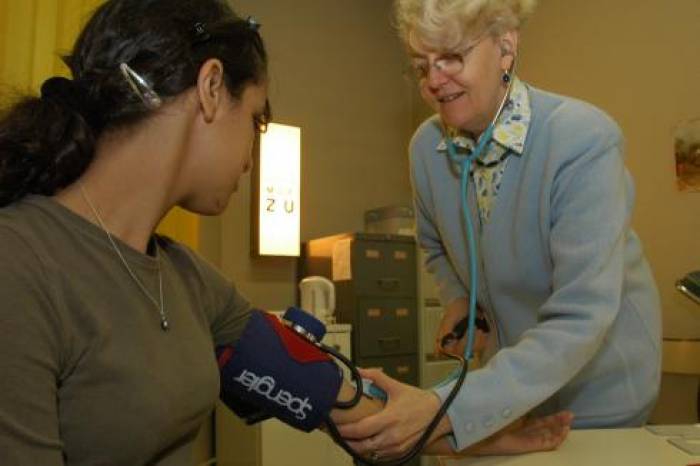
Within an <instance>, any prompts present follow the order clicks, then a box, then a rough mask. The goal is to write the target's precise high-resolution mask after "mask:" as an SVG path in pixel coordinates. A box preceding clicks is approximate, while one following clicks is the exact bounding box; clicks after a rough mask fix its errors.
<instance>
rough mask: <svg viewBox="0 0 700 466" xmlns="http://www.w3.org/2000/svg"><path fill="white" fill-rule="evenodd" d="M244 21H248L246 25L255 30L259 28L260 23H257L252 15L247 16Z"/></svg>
mask: <svg viewBox="0 0 700 466" xmlns="http://www.w3.org/2000/svg"><path fill="white" fill-rule="evenodd" d="M245 22H246V23H248V27H249V28H250V29H252V30H253V31H256V32H257V31H258V29H260V23H258V22H257V21H256V20H255V18H253V17H252V16H248V17H247V18H246V20H245Z"/></svg>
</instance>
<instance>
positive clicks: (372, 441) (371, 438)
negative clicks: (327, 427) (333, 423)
mask: <svg viewBox="0 0 700 466" xmlns="http://www.w3.org/2000/svg"><path fill="white" fill-rule="evenodd" d="M360 374H361V375H362V377H364V378H367V379H370V380H372V381H373V382H374V383H375V384H376V385H377V386H378V387H380V388H381V389H382V390H384V391H385V392H386V394H387V396H388V401H387V404H386V406H385V408H384V409H383V410H382V411H381V412H379V413H377V414H374V415H372V416H368V417H366V418H364V419H362V420H360V421H358V422H354V423H350V424H344V425H340V426H338V430H339V431H340V434H341V435H342V436H343V438H344V439H345V440H346V441H347V443H348V445H349V446H350V447H351V448H352V449H353V450H355V451H356V452H357V453H359V454H360V455H364V456H366V457H368V458H373V459H375V460H376V459H379V458H381V459H384V460H386V459H390V458H398V457H400V456H403V455H404V454H405V453H407V452H408V451H409V450H410V449H411V448H412V447H413V445H415V443H416V442H417V441H418V440H419V438H420V436H421V435H423V432H425V429H426V428H427V427H428V424H429V423H430V421H432V419H433V418H434V417H435V414H436V413H437V412H438V410H439V409H440V404H441V402H440V399H439V398H438V396H437V395H436V394H434V393H433V392H432V391H426V390H421V389H419V388H416V387H413V386H411V385H406V384H403V383H401V382H399V381H397V380H394V379H392V378H391V377H389V376H388V375H386V374H384V373H383V372H382V371H381V370H379V369H360ZM450 430H451V426H450V424H449V420H448V418H447V416H445V417H444V418H443V420H442V421H441V422H440V424H439V425H438V427H437V428H436V429H435V432H434V433H433V435H432V436H431V440H433V439H436V438H438V437H441V436H443V435H445V434H446V433H448V432H449V431H450Z"/></svg>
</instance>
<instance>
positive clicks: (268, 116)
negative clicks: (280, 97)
mask: <svg viewBox="0 0 700 466" xmlns="http://www.w3.org/2000/svg"><path fill="white" fill-rule="evenodd" d="M270 121H272V109H271V108H270V101H269V100H266V101H265V108H264V109H263V111H262V113H261V114H259V115H255V116H253V128H254V129H255V131H256V132H257V133H260V134H262V133H265V132H267V126H268V125H269V124H270Z"/></svg>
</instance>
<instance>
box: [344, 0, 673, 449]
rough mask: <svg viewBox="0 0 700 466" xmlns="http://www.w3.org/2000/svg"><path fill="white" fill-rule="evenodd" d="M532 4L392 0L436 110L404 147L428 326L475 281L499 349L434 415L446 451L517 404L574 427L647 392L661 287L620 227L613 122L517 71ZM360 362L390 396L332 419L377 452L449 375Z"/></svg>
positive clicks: (393, 443) (627, 420)
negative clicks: (401, 376) (430, 285)
mask: <svg viewBox="0 0 700 466" xmlns="http://www.w3.org/2000/svg"><path fill="white" fill-rule="evenodd" d="M534 3H535V2H534V1H533V0H429V1H424V0H397V2H396V11H397V20H398V25H399V29H400V32H401V36H402V38H403V40H404V42H405V44H406V46H407V48H408V51H409V54H410V56H411V61H412V64H413V69H414V71H415V74H416V77H417V79H418V82H419V86H420V90H421V94H422V95H423V96H424V98H426V100H427V101H428V102H429V104H431V105H432V106H433V108H434V109H435V110H436V111H437V115H435V116H433V117H431V118H429V119H428V120H427V121H425V122H424V123H423V124H422V125H421V126H420V127H419V128H418V130H417V131H416V133H415V135H414V137H413V140H412V142H411V147H410V155H411V175H412V181H413V189H414V201H415V206H416V212H417V218H418V220H417V231H418V233H417V234H418V240H419V242H420V245H421V246H422V247H423V249H424V250H425V251H426V253H427V260H426V263H427V267H428V268H429V270H430V271H431V272H432V273H433V274H434V276H435V279H436V281H437V283H438V285H439V289H440V294H441V299H442V302H443V304H444V306H445V308H446V313H445V316H444V319H443V321H442V324H441V327H440V330H439V334H438V335H437V339H438V340H440V339H441V338H442V336H444V335H445V334H447V333H448V332H450V331H451V330H452V328H453V327H454V326H455V324H456V323H457V322H458V321H460V320H461V319H463V318H464V317H465V316H466V315H467V310H468V300H469V298H470V293H474V294H475V297H476V300H477V301H478V305H479V307H480V308H481V309H483V311H484V312H485V314H486V317H487V318H488V320H489V321H490V322H491V324H492V332H491V333H492V337H491V340H492V341H491V343H492V346H493V347H494V348H495V349H496V350H497V351H496V352H495V355H493V357H492V358H491V359H490V360H489V361H488V363H487V364H485V366H484V367H483V368H481V369H480V370H477V371H474V372H472V373H470V374H469V375H468V377H467V379H466V382H465V384H464V386H463V387H462V389H461V390H460V392H459V395H458V396H457V398H456V399H455V401H454V403H453V404H452V406H451V407H450V409H449V410H448V417H446V418H444V419H443V421H442V423H441V424H440V426H439V428H438V434H444V435H446V434H450V437H449V438H450V439H451V440H452V447H453V448H454V449H455V450H457V451H459V450H462V449H464V448H466V447H468V446H470V445H472V444H474V443H476V442H479V441H480V440H482V439H484V438H487V437H488V436H490V435H492V434H493V433H495V432H497V431H499V429H502V428H503V427H504V426H506V425H507V424H509V423H511V422H513V420H514V419H518V418H520V417H521V416H524V415H527V414H529V413H537V414H547V413H553V412H556V411H559V410H563V411H566V412H571V413H573V415H574V420H573V427H615V426H638V425H640V424H642V423H644V422H645V420H646V418H647V416H648V414H649V412H650V411H651V409H652V407H653V405H654V402H655V399H656V395H657V391H658V385H659V367H660V349H659V347H660V319H659V314H660V313H659V299H658V295H657V290H656V288H655V285H654V280H653V277H652V274H651V271H650V269H649V266H648V264H647V261H646V259H645V258H644V254H643V253H642V248H641V245H640V241H639V239H638V237H637V235H636V234H635V233H634V231H633V230H632V229H631V227H630V219H631V213H632V205H633V203H634V191H633V186H632V181H631V179H630V176H629V173H628V172H627V170H626V169H625V166H624V164H623V155H622V149H623V139H622V135H621V133H620V129H619V128H618V126H617V125H616V124H615V122H614V121H613V120H612V119H611V118H610V117H609V116H607V115H606V114H605V113H603V112H602V111H601V110H599V109H597V108H595V107H593V106H591V105H589V104H587V103H584V102H581V101H578V100H574V99H571V98H568V97H564V96H559V95H555V94H551V93H548V92H544V91H542V90H540V89H537V88H535V87H532V86H530V85H528V84H526V83H524V82H522V81H521V80H520V79H519V78H518V77H517V76H516V74H515V73H514V70H515V62H516V58H517V56H518V38H519V37H518V36H519V34H518V31H519V28H520V26H521V24H522V23H523V21H524V20H525V19H526V17H527V16H528V14H530V13H531V11H532V10H533V8H534ZM492 123H493V124H492ZM470 156H471V157H472V158H474V159H475V160H474V161H473V163H472V164H471V167H469V166H468V165H466V166H465V165H461V166H460V163H459V160H463V159H464V158H468V157H470ZM455 160H456V161H457V163H455ZM465 167H466V170H467V174H466V175H465V176H467V177H468V181H469V184H468V193H467V194H468V202H469V205H468V208H469V209H468V210H470V211H471V213H472V215H471V216H472V217H474V224H475V225H474V233H473V236H474V239H475V245H476V247H475V248H473V249H472V251H473V252H472V253H471V254H470V248H469V247H468V237H469V232H468V231H467V223H468V222H467V218H466V216H465V215H462V211H461V206H460V200H461V199H462V193H461V189H460V178H461V176H460V175H461V174H460V168H462V169H464V168H465ZM470 261H475V264H476V268H475V272H476V273H475V274H473V275H474V278H476V277H477V276H478V280H475V282H474V284H475V285H476V287H475V288H474V287H473V286H474V285H473V284H472V283H470V280H471V278H472V274H470V268H469V264H470ZM366 375H367V376H370V377H371V378H374V379H375V382H376V383H377V384H378V385H380V386H382V387H383V388H384V389H385V390H386V391H387V392H388V393H389V403H388V406H387V409H385V410H384V412H382V413H380V414H378V415H376V416H372V417H369V418H366V419H364V420H363V421H361V422H359V423H356V424H352V425H350V426H346V427H345V428H344V429H343V434H344V435H345V436H346V437H348V438H353V439H356V441H355V443H354V445H355V446H356V448H358V449H359V450H361V451H367V452H372V456H374V457H379V456H395V455H397V454H400V453H401V452H403V451H405V450H406V448H408V447H409V446H410V445H411V444H412V442H413V440H414V439H415V438H416V435H417V433H420V432H421V431H422V430H423V429H424V428H425V426H426V425H427V424H428V422H429V421H430V419H431V418H432V417H433V416H434V415H435V413H436V412H437V410H438V406H439V404H440V399H442V400H444V399H445V397H446V395H447V393H448V392H449V390H450V389H451V388H452V385H453V384H448V385H446V386H443V387H440V388H436V389H435V390H434V391H432V392H423V391H419V390H417V389H413V388H410V387H407V386H404V385H401V384H398V383H397V382H396V381H393V380H391V379H389V378H388V377H386V376H385V375H383V374H380V373H377V372H371V371H370V372H367V373H366Z"/></svg>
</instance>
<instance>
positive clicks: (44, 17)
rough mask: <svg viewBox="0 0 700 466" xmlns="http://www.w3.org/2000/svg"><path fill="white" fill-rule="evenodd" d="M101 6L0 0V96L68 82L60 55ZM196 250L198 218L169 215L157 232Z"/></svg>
mask: <svg viewBox="0 0 700 466" xmlns="http://www.w3.org/2000/svg"><path fill="white" fill-rule="evenodd" d="M101 3H102V0H0V96H2V98H3V99H2V100H3V102H2V103H6V100H7V99H8V97H9V99H12V98H13V96H15V95H17V94H26V93H37V92H38V90H39V88H40V87H41V83H43V82H44V80H45V79H46V78H48V77H50V76H55V75H62V76H68V69H67V68H66V66H65V65H64V64H63V62H62V61H61V58H60V57H61V55H63V54H65V53H68V52H69V51H70V49H71V47H72V46H73V42H74V41H75V39H76V37H77V36H78V33H79V32H80V29H81V28H82V26H83V25H84V24H85V21H87V19H88V18H89V17H90V14H91V13H92V12H93V11H94V10H95V8H97V6H98V5H100V4H101ZM158 231H159V232H160V233H163V234H166V235H168V236H170V237H172V238H174V239H176V240H178V241H181V242H183V243H185V244H187V245H188V246H189V247H191V248H193V249H195V250H197V249H198V248H199V217H197V216H196V215H192V214H190V213H188V212H185V211H184V210H181V209H174V210H173V211H171V212H170V214H169V215H168V216H167V217H166V218H165V219H164V220H163V222H162V223H161V225H160V226H159V227H158Z"/></svg>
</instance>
